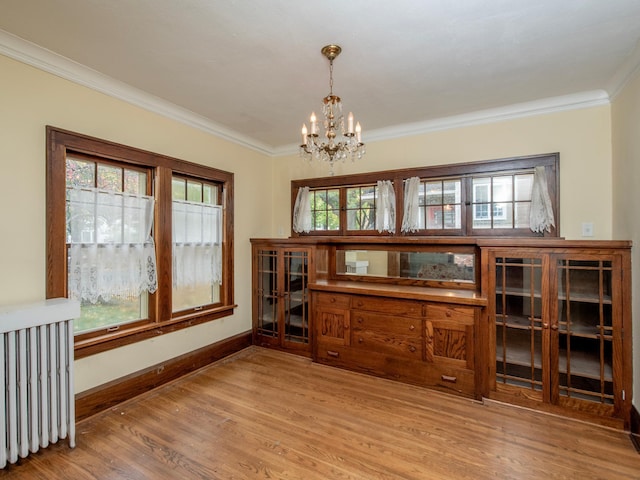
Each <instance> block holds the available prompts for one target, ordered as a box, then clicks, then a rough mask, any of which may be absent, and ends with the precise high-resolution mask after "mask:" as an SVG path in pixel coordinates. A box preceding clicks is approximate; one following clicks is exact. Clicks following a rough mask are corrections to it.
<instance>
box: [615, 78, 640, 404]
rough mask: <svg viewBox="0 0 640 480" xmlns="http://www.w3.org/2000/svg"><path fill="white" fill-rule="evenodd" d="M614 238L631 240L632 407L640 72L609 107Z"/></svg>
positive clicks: (637, 344)
mask: <svg viewBox="0 0 640 480" xmlns="http://www.w3.org/2000/svg"><path fill="white" fill-rule="evenodd" d="M611 111H612V114H611V117H612V132H613V184H614V185H615V188H614V190H613V208H614V210H613V211H614V212H615V216H614V221H613V235H614V238H619V239H630V240H633V243H634V245H635V247H634V248H633V249H632V260H631V262H632V264H633V269H632V280H631V281H632V285H633V297H632V309H633V312H634V313H633V317H634V321H633V351H634V352H636V353H635V355H634V361H633V371H634V375H633V386H634V387H633V389H634V392H633V399H634V400H633V404H634V405H635V406H636V408H637V409H640V408H638V406H639V405H640V356H639V355H638V352H640V320H638V319H639V318H640V295H639V294H637V286H638V285H640V268H639V266H640V249H639V248H638V246H639V245H640V214H639V212H638V206H639V205H640V188H638V187H639V186H640V71H638V72H636V75H635V77H634V78H632V79H631V80H630V81H629V82H628V83H627V84H626V85H625V87H624V88H623V89H622V92H621V93H620V94H619V95H617V96H616V98H615V99H614V101H613V104H612V109H611Z"/></svg>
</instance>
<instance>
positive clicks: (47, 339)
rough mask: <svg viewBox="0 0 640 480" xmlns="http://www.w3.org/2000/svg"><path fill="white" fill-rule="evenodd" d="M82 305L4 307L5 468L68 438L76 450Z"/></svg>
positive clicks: (1, 401)
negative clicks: (76, 338) (76, 337)
mask: <svg viewBox="0 0 640 480" xmlns="http://www.w3.org/2000/svg"><path fill="white" fill-rule="evenodd" d="M79 316H80V304H79V303H78V302H76V301H73V300H68V299H66V298H55V299H51V300H45V301H43V302H39V303H34V304H30V305H22V306H12V307H3V306H0V385H1V384H4V385H5V390H4V395H0V429H1V430H2V433H0V468H4V467H5V466H6V465H7V463H15V462H17V461H18V458H24V457H26V456H27V455H29V453H30V452H36V451H37V450H39V449H40V448H45V447H47V446H48V445H49V444H50V443H55V442H57V441H58V440H59V439H63V438H68V439H69V446H70V447H71V448H73V447H75V397H74V388H73V319H74V318H78V317H79Z"/></svg>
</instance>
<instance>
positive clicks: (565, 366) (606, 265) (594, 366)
mask: <svg viewBox="0 0 640 480" xmlns="http://www.w3.org/2000/svg"><path fill="white" fill-rule="evenodd" d="M483 255H484V258H485V265H484V271H483V274H484V275H485V276H486V277H487V278H486V279H487V292H488V298H489V303H488V310H487V314H488V317H489V324H490V325H491V332H490V335H491V337H490V338H492V342H491V351H490V352H491V353H490V355H491V359H492V361H491V363H490V372H491V373H490V378H491V379H492V384H491V385H490V392H489V394H488V396H489V397H490V398H496V399H499V400H503V401H508V402H511V403H519V404H522V405H525V406H534V407H541V408H544V409H546V410H550V411H554V412H563V411H564V412H567V411H571V412H572V414H573V416H578V417H581V416H582V417H583V418H585V419H590V418H597V419H598V420H599V421H600V422H601V423H606V424H610V425H614V426H623V425H624V424H625V423H628V419H629V415H630V408H631V403H630V397H631V388H632V386H631V343H630V342H631V338H630V329H631V316H630V304H631V292H630V278H631V263H630V251H629V244H628V243H627V242H557V243H556V244H550V243H549V242H546V243H545V248H539V247H537V246H536V245H535V244H533V245H530V246H529V247H527V246H526V243H525V242H519V243H518V245H510V246H508V247H505V246H502V247H498V246H492V247H488V248H486V249H483Z"/></svg>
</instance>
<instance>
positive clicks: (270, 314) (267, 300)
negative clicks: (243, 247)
mask: <svg viewBox="0 0 640 480" xmlns="http://www.w3.org/2000/svg"><path fill="white" fill-rule="evenodd" d="M257 264H258V275H257V282H258V286H257V303H258V315H257V317H258V318H257V331H258V334H259V335H261V336H263V337H271V338H275V339H277V338H278V334H279V329H278V277H277V269H278V255H277V251H276V250H259V251H258V254H257Z"/></svg>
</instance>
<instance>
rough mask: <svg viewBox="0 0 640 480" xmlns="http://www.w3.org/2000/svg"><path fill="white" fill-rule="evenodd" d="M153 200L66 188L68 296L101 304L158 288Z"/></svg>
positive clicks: (87, 189)
mask: <svg viewBox="0 0 640 480" xmlns="http://www.w3.org/2000/svg"><path fill="white" fill-rule="evenodd" d="M153 208H154V199H153V197H148V196H145V195H131V194H125V193H116V192H109V191H104V190H98V189H91V188H68V189H67V242H68V243H69V296H70V297H71V298H74V299H78V300H86V301H89V302H91V303H96V302H97V301H98V299H100V298H101V299H102V300H103V301H109V300H110V299H111V297H137V296H139V295H140V294H141V293H143V292H145V291H148V292H150V293H153V292H155V291H156V289H157V286H158V282H157V276H156V252H155V245H154V243H153V237H152V236H151V229H152V227H153Z"/></svg>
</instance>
